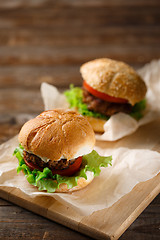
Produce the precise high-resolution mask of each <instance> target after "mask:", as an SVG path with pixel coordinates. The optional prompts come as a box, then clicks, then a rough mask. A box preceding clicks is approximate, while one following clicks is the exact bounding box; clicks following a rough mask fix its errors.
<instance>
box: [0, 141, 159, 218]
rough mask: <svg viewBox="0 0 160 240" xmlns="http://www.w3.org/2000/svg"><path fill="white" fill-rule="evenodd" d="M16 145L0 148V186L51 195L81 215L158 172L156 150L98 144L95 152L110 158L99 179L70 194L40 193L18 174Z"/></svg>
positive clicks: (6, 145) (27, 192) (105, 203)
mask: <svg viewBox="0 0 160 240" xmlns="http://www.w3.org/2000/svg"><path fill="white" fill-rule="evenodd" d="M156 141H158V138H157V139H156ZM99 144H100V143H99ZM124 145H125V143H124ZM16 146H18V139H17V136H16V137H14V138H13V139H11V140H9V141H8V142H6V143H4V144H2V145H1V146H0V186H8V187H15V188H19V189H20V190H21V191H22V192H24V193H25V194H27V195H29V196H31V197H35V196H42V195H45V196H51V197H53V198H55V199H56V200H58V201H59V202H61V203H62V204H64V205H66V206H69V207H72V208H73V209H74V210H76V211H77V212H78V213H79V214H80V215H82V216H83V215H84V216H85V215H90V214H92V213H93V212H94V211H97V210H101V209H104V208H107V207H110V206H112V205H113V204H114V203H115V202H116V201H118V200H119V199H120V198H121V197H122V196H124V195H125V194H127V193H128V192H130V191H131V190H132V189H133V187H134V186H135V185H136V184H138V183H139V182H142V181H146V180H148V179H150V178H153V177H154V176H156V175H157V174H158V173H159V171H160V154H159V153H158V152H156V151H151V150H148V149H147V150H146V149H128V148H127V147H120V148H105V146H104V145H103V146H100V145H98V146H96V147H95V149H96V151H97V152H98V153H99V154H100V155H103V156H109V155H112V157H113V162H112V166H109V167H107V168H102V171H101V173H100V176H98V177H95V178H94V180H93V181H92V182H91V183H90V184H89V185H88V186H87V187H86V188H84V189H82V190H79V191H77V192H73V193H47V192H44V191H43V192H39V191H38V189H37V188H36V187H34V186H32V185H30V184H29V183H28V182H27V180H26V178H25V176H24V175H23V173H20V174H19V175H17V173H16V168H17V165H18V160H17V159H16V157H14V156H12V154H13V151H14V149H15V147H16ZM142 146H143V144H142ZM148 146H149V145H148ZM139 147H140V146H139Z"/></svg>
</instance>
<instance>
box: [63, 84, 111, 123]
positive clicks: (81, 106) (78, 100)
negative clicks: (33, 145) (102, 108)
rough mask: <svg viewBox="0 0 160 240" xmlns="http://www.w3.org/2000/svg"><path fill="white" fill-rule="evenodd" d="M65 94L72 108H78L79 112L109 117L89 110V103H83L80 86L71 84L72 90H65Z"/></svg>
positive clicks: (97, 116) (90, 115)
mask: <svg viewBox="0 0 160 240" xmlns="http://www.w3.org/2000/svg"><path fill="white" fill-rule="evenodd" d="M64 95H65V96H66V98H67V101H68V103H69V104H70V108H76V109H77V110H78V112H79V113H80V114H82V115H84V116H88V117H96V118H102V119H106V120H108V119H109V117H106V116H105V115H103V114H101V113H96V112H93V111H90V110H88V108H87V104H85V103H83V101H82V99H83V93H82V89H81V88H79V87H74V85H73V84H71V85H70V90H67V91H65V92H64Z"/></svg>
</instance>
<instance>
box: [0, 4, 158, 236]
mask: <svg viewBox="0 0 160 240" xmlns="http://www.w3.org/2000/svg"><path fill="white" fill-rule="evenodd" d="M99 57H109V58H113V59H117V60H122V61H125V62H127V63H129V64H131V65H132V66H133V67H135V68H136V69H137V68H139V67H141V66H143V65H144V64H145V63H147V62H150V61H151V60H152V59H158V58H159V57H160V1H159V0H134V1H129V0H112V1H111V0H99V1H98V0H93V1H92V0H68V1H67V0H59V1H58V0H57V1H55V0H53V1H52V0H27V1H25V0H5V1H4V0H0V143H2V142H4V141H6V140H8V139H9V138H11V137H12V136H14V135H15V134H17V133H18V131H19V129H20V127H21V125H22V124H23V123H24V122H25V121H26V120H28V119H29V118H31V117H33V116H35V115H37V114H39V113H40V112H41V111H42V110H43V103H42V100H41V96H40V91H39V89H40V84H41V83H42V82H43V81H46V82H48V83H51V84H54V85H56V86H57V87H58V88H59V89H61V90H63V89H65V88H67V87H68V86H69V84H70V83H74V84H75V85H81V81H82V80H81V76H80V73H79V67H80V65H81V64H82V63H84V62H86V61H88V60H91V59H94V58H99ZM159 207H160V197H157V198H156V199H155V200H154V201H153V203H151V204H150V206H149V207H148V208H147V209H146V210H145V211H144V212H143V213H142V214H141V215H140V216H139V218H138V219H137V220H136V221H135V222H134V223H133V224H132V225H131V227H130V228H129V229H128V230H127V231H126V232H125V233H124V234H123V236H122V237H121V239H127V240H128V239H138V240H140V239H145V240H150V239H159V238H160V208H159ZM20 238H21V239H57V240H58V239H65V240H66V239H89V238H88V237H85V236H82V235H81V234H79V233H76V232H74V231H72V230H70V229H67V228H65V227H63V226H61V225H59V224H56V223H53V222H51V221H49V220H46V219H44V218H42V217H39V216H37V215H35V214H32V213H30V212H28V211H26V210H24V209H22V208H20V207H17V206H14V205H12V204H11V203H9V202H6V201H4V200H0V239H10V240H13V239H20Z"/></svg>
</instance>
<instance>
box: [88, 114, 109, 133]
mask: <svg viewBox="0 0 160 240" xmlns="http://www.w3.org/2000/svg"><path fill="white" fill-rule="evenodd" d="M85 118H87V120H88V122H89V123H90V124H91V126H92V128H93V130H94V132H97V133H104V124H105V123H106V120H103V119H100V118H95V117H85Z"/></svg>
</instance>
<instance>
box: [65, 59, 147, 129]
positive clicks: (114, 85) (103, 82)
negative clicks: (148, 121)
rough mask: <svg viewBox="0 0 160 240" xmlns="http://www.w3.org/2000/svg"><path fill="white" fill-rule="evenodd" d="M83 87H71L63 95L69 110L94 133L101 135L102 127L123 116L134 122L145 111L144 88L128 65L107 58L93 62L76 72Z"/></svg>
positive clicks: (145, 89) (141, 81) (142, 82)
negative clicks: (76, 113) (117, 116)
mask: <svg viewBox="0 0 160 240" xmlns="http://www.w3.org/2000/svg"><path fill="white" fill-rule="evenodd" d="M80 72H81V75H82V78H83V87H82V88H78V87H74V86H73V85H71V86H70V90H68V91H66V92H65V96H66V98H67V101H68V102H69V104H70V108H74V109H75V110H77V111H78V112H79V113H81V114H82V115H84V116H85V117H87V118H88V120H89V122H90V123H91V125H92V127H93V129H94V131H96V132H100V133H103V132H104V128H103V126H104V124H105V123H106V121H107V120H108V119H109V118H110V117H111V116H112V115H114V114H116V113H119V112H123V113H127V114H130V115H131V116H132V117H134V118H135V119H136V120H139V119H140V118H142V117H143V113H144V109H145V107H146V102H145V99H144V98H145V94H146V91H147V88H146V85H145V83H144V81H143V80H142V78H141V77H140V76H139V75H138V74H137V73H136V72H135V71H134V69H133V68H132V67H130V66H129V65H127V64H125V63H123V62H120V61H115V60H112V59H108V58H101V59H95V60H93V61H90V62H87V63H85V64H83V65H82V66H81V68H80Z"/></svg>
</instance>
